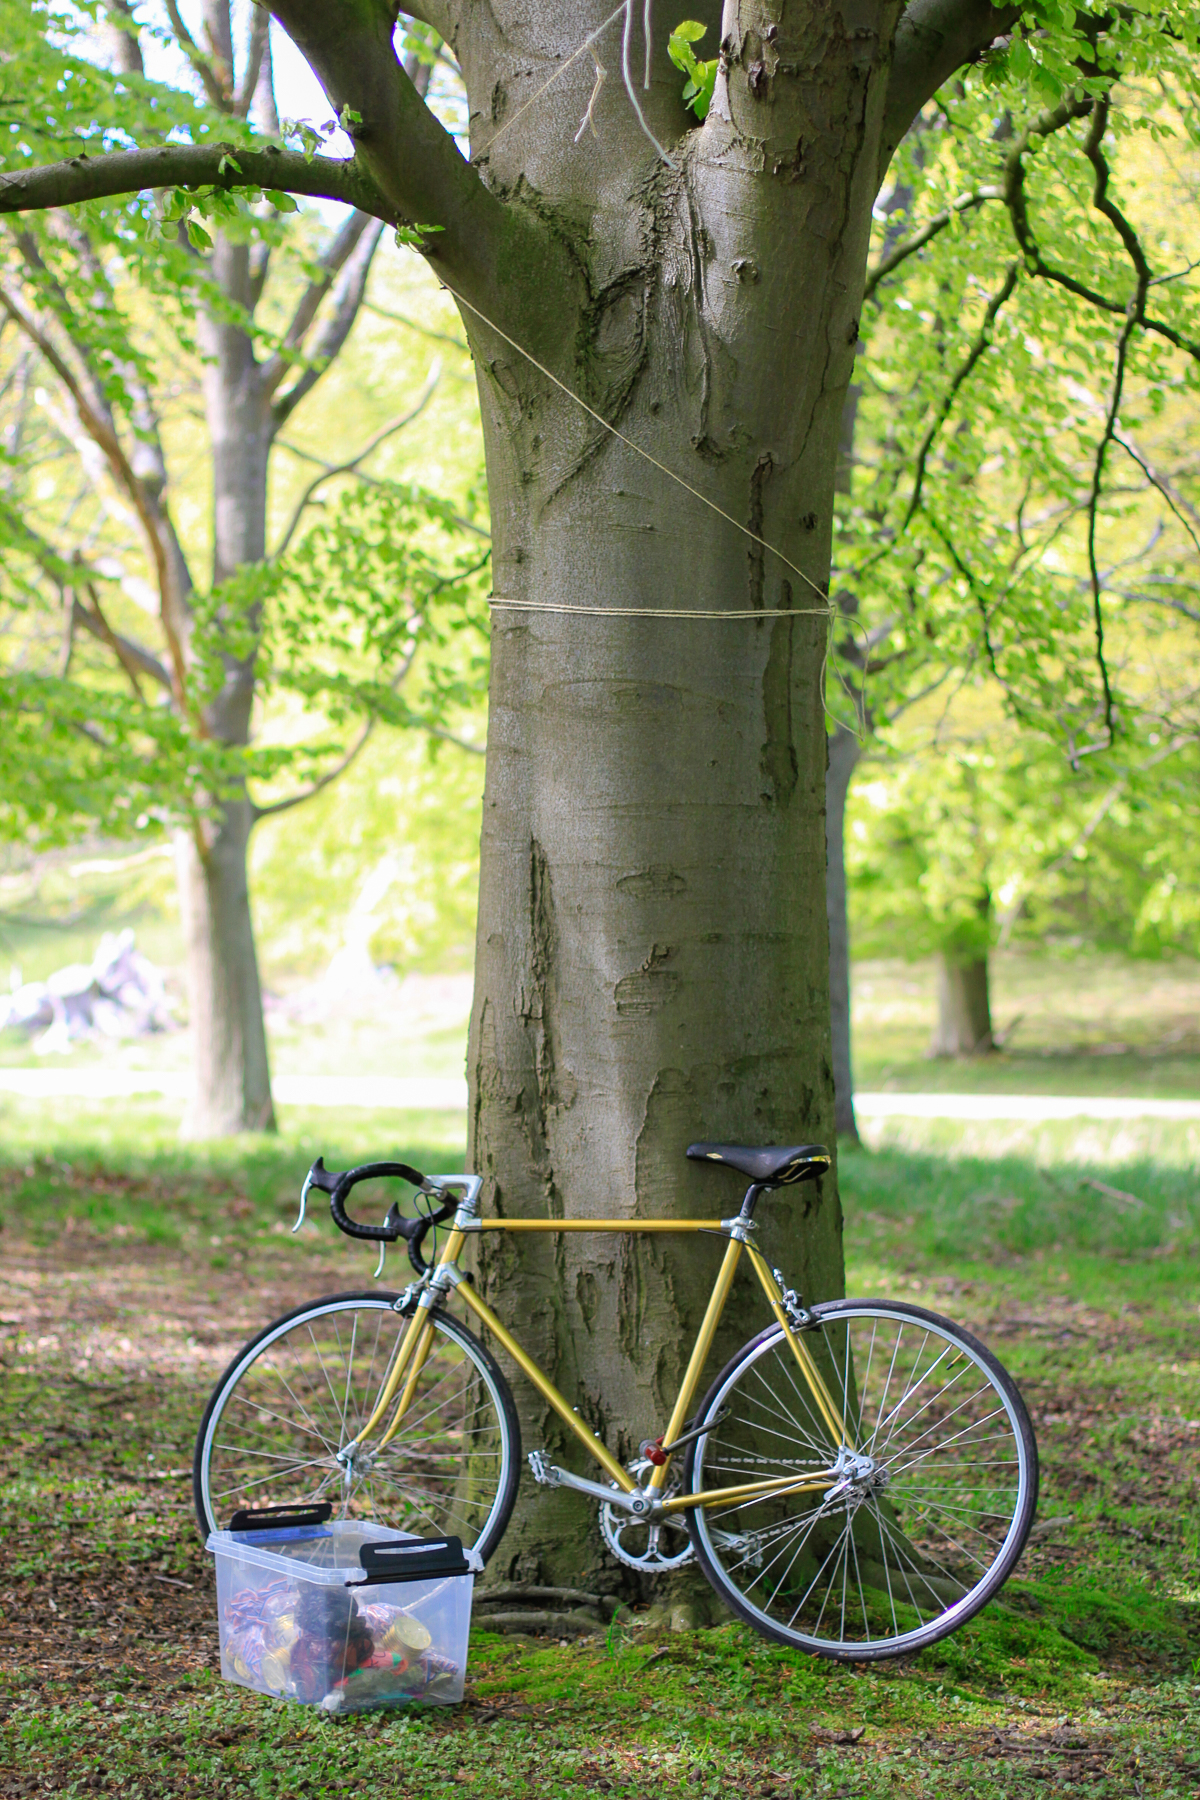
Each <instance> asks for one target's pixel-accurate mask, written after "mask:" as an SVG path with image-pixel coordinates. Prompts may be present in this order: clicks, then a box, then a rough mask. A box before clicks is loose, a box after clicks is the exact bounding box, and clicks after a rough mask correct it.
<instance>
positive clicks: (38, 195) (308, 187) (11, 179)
mask: <svg viewBox="0 0 1200 1800" xmlns="http://www.w3.org/2000/svg"><path fill="white" fill-rule="evenodd" d="M454 154H455V155H456V156H457V155H458V152H457V151H455V152H454ZM458 160H459V161H460V162H462V158H461V157H459V159H458ZM463 166H464V167H465V166H466V165H465V164H464V165H463ZM162 187H189V188H198V187H217V188H224V189H226V190H228V189H231V188H237V187H260V188H280V189H283V190H285V191H286V192H288V193H291V194H306V195H309V196H311V197H312V198H314V199H321V200H342V201H344V202H345V203H346V205H347V206H357V207H359V208H360V209H361V210H362V211H363V212H366V213H370V214H371V215H372V217H374V218H376V219H382V220H383V221H384V222H385V224H389V225H394V224H396V223H398V221H399V217H400V215H399V214H398V212H397V209H396V208H395V206H393V205H392V203H391V202H390V201H389V200H388V199H387V198H386V197H385V196H384V194H383V193H382V192H381V191H380V190H379V188H377V187H376V185H375V183H374V181H373V180H372V179H371V176H370V175H369V174H368V173H367V171H366V170H365V169H364V168H363V166H362V164H361V163H360V162H359V160H358V158H357V157H353V158H351V159H350V160H349V161H338V160H337V159H335V158H334V157H332V156H314V157H313V159H312V161H311V162H310V161H309V160H308V158H307V157H304V156H301V155H300V154H299V152H297V151H292V150H280V149H278V148H277V147H276V146H275V145H273V144H271V145H268V146H266V148H265V149H262V150H247V149H246V148H245V146H244V145H235V144H202V145H201V144H158V145H155V146H154V148H152V149H149V150H114V151H112V152H110V154H109V155H107V156H73V157H71V158H70V160H69V161H67V162H58V163H45V164H43V165H42V167H41V168H38V169H21V170H18V171H17V172H16V173H14V174H11V175H0V213H19V212H39V211H42V210H44V209H46V208H49V207H54V206H74V205H76V204H77V203H78V202H79V201H81V200H105V199H109V198H111V197H112V196H113V195H115V194H141V193H145V192H146V191H147V190H148V189H150V188H162ZM495 204H497V205H499V202H498V201H497V202H496V203H495Z"/></svg>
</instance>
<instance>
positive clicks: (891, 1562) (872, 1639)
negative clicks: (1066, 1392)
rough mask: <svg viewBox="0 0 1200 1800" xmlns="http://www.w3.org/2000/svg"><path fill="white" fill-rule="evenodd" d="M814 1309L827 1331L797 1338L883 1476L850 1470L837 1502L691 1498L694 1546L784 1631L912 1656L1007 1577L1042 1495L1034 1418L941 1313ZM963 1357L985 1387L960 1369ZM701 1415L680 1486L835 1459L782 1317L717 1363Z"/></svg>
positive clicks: (795, 1643)
mask: <svg viewBox="0 0 1200 1800" xmlns="http://www.w3.org/2000/svg"><path fill="white" fill-rule="evenodd" d="M813 1310H814V1312H815V1313H816V1314H817V1316H818V1317H819V1318H820V1319H821V1320H822V1324H823V1327H824V1329H823V1330H821V1331H819V1332H818V1331H813V1332H811V1333H809V1334H806V1339H805V1341H806V1342H807V1344H808V1345H809V1346H810V1348H813V1349H814V1351H817V1352H818V1355H819V1357H820V1356H821V1355H822V1354H823V1357H824V1366H823V1371H822V1372H823V1373H824V1374H825V1379H826V1384H827V1386H828V1387H829V1389H830V1392H831V1393H832V1394H833V1395H834V1397H835V1398H836V1399H837V1401H838V1403H839V1404H840V1405H841V1407H842V1410H843V1414H844V1416H847V1417H848V1418H849V1420H850V1422H851V1425H852V1429H853V1432H854V1436H855V1442H856V1445H858V1446H860V1447H864V1448H865V1450H866V1453H867V1455H868V1456H869V1457H870V1460H871V1462H872V1464H873V1465H874V1471H875V1472H873V1473H866V1472H865V1470H864V1469H863V1468H860V1470H859V1473H858V1475H857V1476H856V1477H855V1479H854V1480H853V1482H852V1483H851V1484H850V1487H849V1489H848V1491H847V1492H846V1493H845V1494H844V1495H842V1496H841V1497H835V1496H834V1491H833V1490H832V1489H827V1490H826V1491H825V1492H824V1493H822V1494H821V1496H820V1498H815V1497H814V1496H813V1495H812V1494H811V1493H809V1494H802V1493H800V1492H795V1493H793V1494H792V1495H791V1496H788V1495H780V1494H776V1495H773V1496H770V1497H769V1498H768V1497H762V1498H759V1499H752V1500H750V1501H747V1502H744V1503H743V1504H742V1505H740V1506H727V1507H725V1508H721V1507H717V1506H713V1507H709V1508H703V1509H702V1508H695V1509H694V1510H692V1511H690V1512H689V1513H688V1520H689V1529H690V1530H691V1533H692V1542H693V1544H694V1545H695V1548H696V1558H697V1561H698V1562H699V1564H700V1567H701V1568H702V1569H703V1571H704V1573H705V1575H706V1576H707V1578H708V1580H709V1582H710V1583H711V1584H712V1586H713V1588H714V1589H715V1590H716V1592H717V1593H718V1594H719V1595H720V1597H721V1598H722V1600H724V1601H725V1603H726V1604H727V1605H728V1606H729V1607H730V1608H731V1609H732V1610H733V1612H735V1613H736V1614H737V1615H738V1617H739V1618H741V1619H743V1620H745V1622H746V1623H747V1624H748V1625H751V1626H753V1628H754V1629H755V1630H756V1631H758V1632H760V1633H761V1634H762V1635H763V1636H765V1637H768V1638H771V1639H773V1640H774V1641H776V1642H778V1643H783V1644H788V1645H791V1646H792V1647H793V1648H795V1649H800V1650H806V1651H810V1652H812V1653H814V1654H816V1655H820V1656H827V1657H832V1658H834V1659H835V1660H839V1661H853V1662H871V1661H878V1660H881V1659H883V1658H885V1657H890V1656H902V1655H907V1654H910V1653H911V1652H913V1651H916V1650H919V1649H922V1648H924V1647H925V1646H926V1645H927V1644H932V1643H936V1642H937V1641H938V1639H940V1638H943V1637H946V1636H947V1635H948V1634H949V1633H950V1632H952V1631H956V1630H957V1629H958V1628H959V1626H961V1625H964V1624H965V1623H966V1622H967V1620H968V1619H970V1618H972V1617H973V1616H974V1615H975V1614H976V1613H977V1612H979V1610H980V1609H981V1608H982V1607H983V1606H985V1605H986V1604H987V1602H988V1601H989V1600H990V1599H992V1598H993V1596H994V1595H995V1594H996V1593H997V1592H998V1591H999V1589H1000V1588H1001V1586H1002V1585H1003V1583H1004V1582H1005V1581H1006V1580H1007V1579H1008V1576H1009V1575H1010V1574H1011V1572H1012V1570H1013V1567H1014V1566H1015V1564H1016V1562H1017V1559H1018V1557H1019V1556H1020V1554H1021V1551H1022V1549H1023V1548H1024V1545H1025V1540H1026V1538H1027V1537H1028V1535H1029V1528H1030V1526H1031V1525H1032V1523H1033V1518H1034V1513H1035V1510H1036V1507H1037V1491H1038V1460H1037V1444H1036V1441H1035V1439H1034V1435H1033V1427H1032V1425H1031V1424H1030V1422H1029V1415H1028V1413H1027V1411H1026V1409H1025V1404H1024V1402H1023V1400H1022V1399H1021V1395H1020V1392H1019V1391H1018V1389H1017V1385H1016V1383H1015V1382H1014V1381H1013V1379H1012V1377H1011V1375H1009V1373H1008V1372H1007V1370H1006V1369H1004V1367H1003V1366H1002V1365H1001V1364H1000V1362H999V1361H998V1360H997V1359H996V1357H995V1356H993V1354H992V1353H991V1351H990V1350H988V1349H987V1348H986V1347H985V1346H984V1345H983V1344H981V1343H980V1342H979V1340H978V1338H976V1337H974V1336H973V1334H972V1333H971V1332H969V1331H967V1330H965V1329H964V1328H963V1327H962V1326H959V1325H955V1324H954V1323H953V1322H952V1321H951V1320H949V1319H944V1318H942V1317H941V1315H940V1314H938V1313H933V1312H929V1311H927V1310H926V1309H925V1308H923V1307H918V1306H910V1305H908V1304H906V1303H905V1302H903V1301H885V1300H835V1301H829V1302H827V1303H825V1304H823V1305H820V1306H817V1307H815V1308H814V1309H813ZM839 1325H840V1326H844V1327H845V1331H844V1336H843V1339H842V1341H843V1343H844V1345H845V1346H847V1347H848V1349H849V1356H848V1357H847V1355H846V1354H845V1351H844V1350H842V1351H839V1348H838V1341H837V1340H838V1337H839V1333H838V1331H837V1330H836V1329H831V1327H834V1328H836V1327H838V1326H839ZM881 1326H883V1327H884V1333H883V1337H884V1342H883V1345H882V1350H883V1356H882V1358H881V1357H880V1356H879V1354H878V1353H879V1351H880V1349H881V1345H880V1327H881ZM906 1333H908V1334H909V1337H908V1347H907V1349H905V1348H904V1345H905V1334H906ZM821 1340H823V1341H824V1350H823V1352H821V1351H820V1348H819V1347H820V1343H821ZM889 1340H890V1341H889ZM931 1344H932V1346H933V1349H932V1350H930V1345H931ZM923 1363H924V1372H923V1373H922V1364H923ZM885 1365H886V1370H887V1373H886V1374H884V1373H883V1370H884V1368H885ZM943 1365H944V1366H943ZM897 1368H899V1370H900V1379H899V1380H896V1379H895V1377H896V1374H897ZM939 1368H942V1386H941V1387H940V1389H938V1390H937V1392H935V1391H934V1389H933V1385H932V1380H931V1378H932V1377H933V1375H934V1374H935V1372H936V1371H937V1370H938V1369H939ZM970 1369H974V1370H975V1371H976V1373H977V1375H978V1376H979V1378H980V1379H979V1381H978V1382H975V1381H974V1380H973V1379H971V1380H970V1381H969V1383H968V1382H967V1377H968V1371H969V1370H970ZM831 1376H832V1379H831ZM960 1383H964V1384H965V1385H964V1386H962V1387H960V1385H959V1384H960ZM860 1386H861V1392H860V1391H859V1390H860ZM968 1389H969V1391H968ZM901 1390H902V1391H901ZM897 1395H898V1397H895V1396H897ZM910 1402H911V1404H910ZM722 1408H728V1413H727V1414H726V1416H725V1417H724V1418H723V1419H721V1420H719V1421H718V1420H717V1419H716V1415H717V1414H718V1412H720V1411H721V1409H722ZM707 1420H713V1425H712V1429H711V1430H710V1431H708V1432H706V1433H704V1434H703V1435H702V1436H700V1437H699V1438H697V1439H696V1441H695V1442H694V1443H693V1444H692V1445H691V1446H690V1447H689V1450H688V1457H687V1462H686V1464H685V1469H684V1479H683V1490H684V1491H685V1492H689V1493H698V1492H701V1491H702V1490H703V1489H705V1488H709V1489H711V1488H714V1487H720V1486H729V1485H733V1484H734V1483H736V1482H737V1481H739V1480H740V1481H742V1482H747V1481H756V1480H763V1479H768V1478H770V1477H772V1476H779V1477H780V1478H782V1477H783V1476H784V1475H789V1476H792V1477H794V1478H795V1479H796V1480H797V1481H799V1480H802V1479H803V1478H804V1474H805V1472H806V1470H808V1471H809V1472H811V1473H815V1472H816V1471H817V1470H818V1469H819V1468H820V1467H821V1466H822V1465H823V1466H824V1467H826V1468H828V1467H830V1466H831V1465H832V1463H833V1461H834V1460H835V1458H834V1452H833V1446H832V1441H831V1434H830V1432H829V1430H828V1428H827V1427H826V1426H824V1424H823V1423H822V1421H821V1419H820V1415H819V1413H818V1412H817V1410H816V1407H815V1403H814V1402H813V1401H812V1399H811V1396H810V1394H809V1392H808V1390H807V1388H806V1387H805V1388H803V1389H802V1388H801V1385H800V1379H799V1370H798V1369H797V1367H796V1363H795V1359H794V1357H793V1356H792V1353H791V1351H790V1349H789V1348H788V1346H787V1344H786V1341H785V1339H784V1334H783V1331H782V1329H781V1328H780V1326H778V1325H771V1326H768V1328H767V1329H766V1330H765V1331H763V1332H760V1333H759V1334H758V1336H757V1337H755V1338H752V1339H751V1340H750V1342H749V1343H747V1344H745V1345H743V1347H742V1349H741V1350H739V1351H738V1353H737V1355H736V1356H734V1357H733V1358H732V1359H731V1360H730V1362H729V1363H728V1364H727V1365H726V1366H725V1368H724V1369H723V1370H722V1371H721V1373H720V1374H719V1375H718V1376H717V1378H716V1380H715V1381H714V1382H713V1385H712V1387H711V1388H710V1389H709V1391H708V1394H707V1395H706V1396H705V1398H704V1401H703V1403H702V1404H701V1406H700V1409H699V1411H698V1412H697V1414H696V1422H697V1424H698V1425H703V1424H704V1423H705V1421H707ZM881 1433H882V1434H883V1435H882V1438H881ZM939 1445H940V1446H941V1450H943V1451H948V1452H950V1453H951V1454H950V1456H949V1457H948V1458H947V1457H946V1456H945V1455H940V1454H939ZM973 1446H974V1447H977V1448H978V1450H980V1451H983V1452H985V1454H983V1455H982V1456H974V1455H972V1454H971V1453H972V1448H973ZM876 1452H877V1454H876ZM878 1471H883V1474H882V1475H880V1474H879V1473H878ZM914 1475H915V1478H914ZM842 1480H843V1485H844V1486H845V1482H846V1478H845V1477H843V1478H842ZM1001 1528H1003V1529H1001ZM814 1567H815V1573H814ZM839 1579H840V1594H839V1593H838V1591H837V1589H838V1584H839ZM831 1600H832V1602H833V1605H832V1607H830V1601H831Z"/></svg>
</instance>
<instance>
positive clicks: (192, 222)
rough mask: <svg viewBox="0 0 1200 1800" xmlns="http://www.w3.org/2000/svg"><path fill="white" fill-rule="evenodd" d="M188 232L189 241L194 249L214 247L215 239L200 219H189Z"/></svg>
mask: <svg viewBox="0 0 1200 1800" xmlns="http://www.w3.org/2000/svg"><path fill="white" fill-rule="evenodd" d="M187 234H188V243H189V244H190V245H191V246H192V249H193V250H211V249H212V247H213V241H212V239H211V238H210V237H209V235H208V233H207V231H205V229H204V227H203V225H201V223H200V221H199V219H189V220H188V222H187Z"/></svg>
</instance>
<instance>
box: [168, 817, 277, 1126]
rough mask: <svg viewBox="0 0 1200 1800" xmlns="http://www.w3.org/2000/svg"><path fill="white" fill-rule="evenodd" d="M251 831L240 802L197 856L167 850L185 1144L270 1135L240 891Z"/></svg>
mask: <svg viewBox="0 0 1200 1800" xmlns="http://www.w3.org/2000/svg"><path fill="white" fill-rule="evenodd" d="M252 824H253V814H252V811H251V808H250V804H249V802H248V801H246V800H241V801H236V802H234V803H233V804H232V805H229V806H226V807H225V808H224V809H223V810H222V813H221V817H220V820H219V823H218V824H217V826H216V828H215V830H214V829H212V828H211V827H210V829H209V830H208V831H207V832H206V833H205V834H204V839H205V841H204V847H203V850H201V848H200V846H199V844H198V843H197V839H196V838H194V837H192V836H191V835H190V834H188V833H186V832H180V833H179V834H178V835H177V836H176V840H175V869H176V880H177V883H178V888H179V899H180V911H181V914H182V919H183V934H184V944H185V950H186V956H187V972H188V993H189V999H190V1003H191V1029H192V1067H193V1079H194V1089H193V1097H192V1100H191V1102H190V1103H189V1106H188V1109H187V1112H186V1114H185V1116H184V1122H183V1130H184V1135H185V1136H189V1137H224V1136H227V1135H229V1134H231V1133H234V1132H239V1131H273V1130H274V1128H275V1113H274V1108H273V1106H272V1104H271V1079H270V1073H269V1069H268V1064H267V1038H266V1032H265V1030H264V1027H263V1010H262V990H261V988H260V986H259V979H258V957H257V953H256V951H255V948H254V931H253V927H252V925H251V920H250V894H249V889H248V886H247V881H246V846H247V844H248V842H249V838H250V828H251V826H252Z"/></svg>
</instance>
